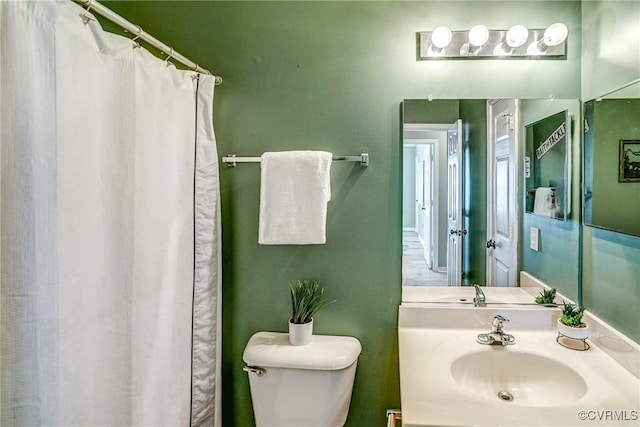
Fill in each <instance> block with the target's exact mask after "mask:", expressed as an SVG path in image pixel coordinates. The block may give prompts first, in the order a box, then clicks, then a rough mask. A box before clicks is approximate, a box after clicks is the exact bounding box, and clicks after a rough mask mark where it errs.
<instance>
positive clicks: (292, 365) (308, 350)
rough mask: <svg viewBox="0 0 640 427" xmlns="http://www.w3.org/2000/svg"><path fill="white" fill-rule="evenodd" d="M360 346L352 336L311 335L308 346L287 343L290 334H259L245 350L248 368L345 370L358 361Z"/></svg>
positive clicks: (244, 358) (245, 360)
mask: <svg viewBox="0 0 640 427" xmlns="http://www.w3.org/2000/svg"><path fill="white" fill-rule="evenodd" d="M361 350H362V346H361V345H360V341H358V340H357V339H356V338H353V337H340V336H330V335H314V336H313V340H312V342H311V343H310V344H307V345H301V346H294V345H291V344H289V334H283V333H278V332H258V333H256V334H254V335H253V336H252V337H251V338H250V339H249V342H248V343H247V346H246V347H245V349H244V354H243V355H242V358H243V360H244V362H245V363H246V364H248V365H254V366H260V367H271V368H289V369H310V370H322V371H330V370H339V369H344V368H347V367H349V366H351V364H353V362H355V361H356V360H357V359H358V356H359V355H360V351H361Z"/></svg>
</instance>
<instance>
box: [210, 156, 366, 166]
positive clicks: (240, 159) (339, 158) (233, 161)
mask: <svg viewBox="0 0 640 427" xmlns="http://www.w3.org/2000/svg"><path fill="white" fill-rule="evenodd" d="M333 161H334V162H336V161H338V162H341V161H344V162H360V166H362V167H367V166H369V153H361V154H360V155H359V156H333ZM222 162H223V163H226V164H227V165H229V166H230V167H232V168H233V167H235V166H236V163H260V157H236V155H235V154H230V155H228V156H225V157H223V158H222Z"/></svg>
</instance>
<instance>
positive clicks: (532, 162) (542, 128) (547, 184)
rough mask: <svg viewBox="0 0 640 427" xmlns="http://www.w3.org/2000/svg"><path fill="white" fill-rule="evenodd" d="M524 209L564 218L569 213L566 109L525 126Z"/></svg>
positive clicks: (569, 171)
mask: <svg viewBox="0 0 640 427" xmlns="http://www.w3.org/2000/svg"><path fill="white" fill-rule="evenodd" d="M525 130H526V137H525V159H524V165H525V166H524V169H525V170H524V173H525V183H526V187H525V188H526V204H525V206H526V208H525V209H526V210H525V211H526V212H528V213H532V214H534V215H540V216H545V217H549V218H554V219H560V220H566V219H567V218H568V217H569V212H570V205H571V203H570V201H571V197H570V188H571V143H570V139H571V118H570V116H569V112H568V111H567V110H564V111H560V112H558V113H555V114H553V115H550V116H547V117H545V118H544V119H542V120H539V121H537V122H535V123H530V124H528V125H526V126H525Z"/></svg>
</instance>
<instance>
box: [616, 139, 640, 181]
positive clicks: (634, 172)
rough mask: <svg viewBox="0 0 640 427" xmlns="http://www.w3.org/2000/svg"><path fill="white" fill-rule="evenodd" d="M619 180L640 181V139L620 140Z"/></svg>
mask: <svg viewBox="0 0 640 427" xmlns="http://www.w3.org/2000/svg"><path fill="white" fill-rule="evenodd" d="M618 182H640V139H621V140H620V161H619V163H618Z"/></svg>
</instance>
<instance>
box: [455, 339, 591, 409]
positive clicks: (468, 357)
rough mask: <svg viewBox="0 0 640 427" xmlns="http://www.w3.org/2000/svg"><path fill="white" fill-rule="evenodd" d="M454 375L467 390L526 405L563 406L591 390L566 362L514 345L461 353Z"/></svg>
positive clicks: (491, 398) (513, 403) (492, 398)
mask: <svg viewBox="0 0 640 427" xmlns="http://www.w3.org/2000/svg"><path fill="white" fill-rule="evenodd" d="M451 375H452V376H453V379H454V380H455V381H456V382H457V383H458V384H459V385H460V386H461V387H462V389H463V390H465V391H468V392H472V393H475V394H477V395H479V396H481V397H484V398H486V399H490V400H493V401H496V400H501V401H504V402H511V404H512V405H523V406H538V407H540V406H544V407H550V406H560V405H565V404H568V403H572V402H575V401H577V400H579V399H581V398H582V397H583V396H584V395H585V394H586V393H587V384H586V382H585V381H584V379H583V378H582V377H581V376H580V374H578V373H577V372H576V371H575V370H574V369H572V368H571V367H569V366H567V365H565V364H564V363H562V362H558V361H556V360H553V359H550V358H548V357H545V356H540V355H537V354H532V353H525V352H520V351H513V350H512V348H497V349H493V348H490V349H488V350H487V351H476V352H473V353H467V354H464V355H462V356H459V357H458V358H457V359H455V360H453V362H452V363H451Z"/></svg>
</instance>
